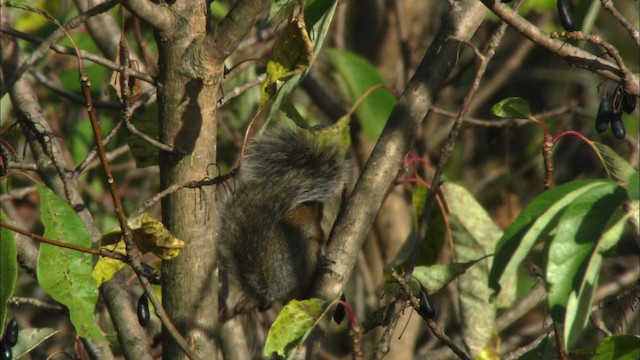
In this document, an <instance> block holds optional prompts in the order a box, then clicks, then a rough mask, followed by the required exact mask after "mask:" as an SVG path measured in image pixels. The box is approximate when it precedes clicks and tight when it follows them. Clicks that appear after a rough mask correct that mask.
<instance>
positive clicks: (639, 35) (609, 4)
mask: <svg viewBox="0 0 640 360" xmlns="http://www.w3.org/2000/svg"><path fill="white" fill-rule="evenodd" d="M600 2H601V3H602V6H603V7H604V8H605V9H607V11H609V12H610V13H611V15H613V17H614V18H616V20H618V22H619V23H620V25H622V26H623V27H624V28H625V29H626V30H627V31H628V32H629V35H631V37H632V38H633V40H634V41H635V42H636V44H637V45H638V47H640V31H639V30H638V28H637V27H635V26H633V25H631V23H630V22H629V21H628V20H627V19H626V18H625V17H624V16H622V14H620V12H619V11H618V9H616V8H615V6H613V1H611V0H600Z"/></svg>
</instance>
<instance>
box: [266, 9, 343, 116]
mask: <svg viewBox="0 0 640 360" xmlns="http://www.w3.org/2000/svg"><path fill="white" fill-rule="evenodd" d="M337 4H338V2H337V0H328V1H327V0H308V1H307V3H306V6H305V10H304V22H305V24H306V27H307V32H308V34H309V39H310V40H311V43H312V44H313V54H312V56H311V61H310V63H313V61H314V60H315V58H316V57H317V56H318V53H319V52H320V49H321V48H322V43H323V42H324V39H325V37H326V35H327V32H328V31H329V26H330V25H331V19H332V18H333V14H334V12H335V10H336V5H337ZM308 71H309V68H307V69H305V70H304V71H302V72H301V73H298V74H295V75H293V76H292V77H291V78H289V79H288V80H287V81H285V83H284V84H282V85H281V86H280V87H279V89H278V91H277V93H276V95H275V96H274V97H273V104H272V105H271V108H270V109H269V114H267V116H266V119H265V124H267V123H269V121H270V120H271V119H272V118H273V117H274V115H275V114H276V113H277V112H278V111H279V110H280V108H281V107H282V105H283V104H284V103H285V102H286V101H288V100H289V98H290V96H291V93H293V90H294V89H295V88H296V87H297V86H298V85H299V84H300V82H301V81H302V79H303V78H304V76H305V75H306V73H307V72H308Z"/></svg>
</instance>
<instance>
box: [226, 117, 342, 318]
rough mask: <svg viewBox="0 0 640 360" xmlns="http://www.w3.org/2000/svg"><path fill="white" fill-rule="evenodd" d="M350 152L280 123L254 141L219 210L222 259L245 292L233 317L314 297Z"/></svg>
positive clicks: (324, 138)
mask: <svg viewBox="0 0 640 360" xmlns="http://www.w3.org/2000/svg"><path fill="white" fill-rule="evenodd" d="M345 154H346V150H343V149H342V147H341V146H340V145H339V144H338V142H337V141H335V139H333V140H330V141H327V136H322V135H320V132H318V131H314V130H309V129H301V128H289V127H286V126H282V125H279V126H276V127H274V128H272V129H269V130H267V131H266V132H265V133H264V134H263V135H262V136H261V137H260V138H258V139H257V140H255V141H253V142H252V143H250V144H249V146H248V148H247V152H246V155H245V158H244V161H243V163H242V166H241V168H240V170H239V172H238V174H237V178H236V184H235V189H234V191H232V193H231V194H230V196H228V197H227V198H226V199H224V200H223V202H222V204H221V206H220V208H219V211H218V214H219V219H218V225H219V244H220V258H221V263H222V266H223V267H224V269H225V270H226V271H227V273H228V274H229V275H230V277H231V278H232V279H233V281H234V282H235V283H237V285H238V287H239V289H240V291H241V297H240V299H239V300H238V302H237V304H236V305H235V308H234V309H233V312H232V313H233V314H234V315H235V314H238V313H245V312H247V311H249V310H251V309H253V308H256V307H257V308H258V309H259V310H266V309H268V308H269V307H271V305H272V304H273V303H275V302H278V303H286V302H287V301H289V300H291V299H294V298H304V297H307V296H308V295H309V292H310V290H311V286H312V283H313V280H314V278H315V275H316V273H317V269H318V267H319V262H320V257H321V255H322V251H323V247H324V244H325V242H326V241H327V238H328V236H329V234H330V232H331V229H332V227H333V223H334V221H335V219H336V216H337V214H338V211H339V210H340V206H341V203H342V196H343V190H344V189H345V185H346V181H347V176H348V172H349V166H348V163H347V161H346V159H345ZM231 316H233V315H231Z"/></svg>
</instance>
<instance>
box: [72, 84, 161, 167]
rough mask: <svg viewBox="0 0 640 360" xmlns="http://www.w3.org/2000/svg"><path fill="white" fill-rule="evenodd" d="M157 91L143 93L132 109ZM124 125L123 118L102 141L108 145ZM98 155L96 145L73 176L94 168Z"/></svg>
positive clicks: (150, 90)
mask: <svg viewBox="0 0 640 360" xmlns="http://www.w3.org/2000/svg"><path fill="white" fill-rule="evenodd" d="M155 93H156V88H152V89H149V90H147V91H146V92H144V93H143V94H142V95H140V96H138V98H137V99H136V102H135V103H134V104H133V105H131V109H132V111H133V110H134V109H138V108H139V107H141V106H142V105H144V104H145V103H146V102H147V101H148V100H149V99H151V97H152V96H153V95H155ZM122 126H124V121H122V119H121V120H120V121H119V122H118V123H117V124H116V125H115V126H114V127H113V128H112V129H111V130H110V131H109V133H108V134H107V136H105V137H104V139H102V143H103V144H104V145H105V146H106V145H107V144H108V143H109V142H110V141H111V139H113V137H114V136H116V134H117V133H118V131H119V130H120V129H121V128H122ZM97 155H98V148H97V147H94V148H93V150H91V152H90V153H89V154H87V156H86V157H85V158H84V159H83V160H82V162H81V163H80V165H78V166H77V167H76V168H75V169H74V170H73V176H76V177H77V176H78V175H80V174H81V173H82V172H84V171H85V170H87V169H88V168H93V166H91V167H90V166H89V165H90V164H92V161H93V160H94V159H95V158H96V156H97ZM107 155H109V154H107ZM107 159H109V157H108V156H107Z"/></svg>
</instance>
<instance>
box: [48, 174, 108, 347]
mask: <svg viewBox="0 0 640 360" xmlns="http://www.w3.org/2000/svg"><path fill="white" fill-rule="evenodd" d="M38 194H39V195H40V202H41V204H40V207H41V208H40V217H41V220H42V223H43V224H44V228H45V232H44V237H46V238H49V239H54V240H57V241H60V242H63V243H67V244H73V245H77V246H82V247H87V248H89V247H91V235H90V234H89V231H88V230H87V228H86V227H85V226H84V224H83V223H82V221H81V220H80V217H78V215H77V214H76V212H75V211H74V210H73V208H71V206H70V205H69V204H67V203H66V202H65V201H64V200H62V199H61V198H59V197H58V196H57V195H56V194H54V193H53V192H52V191H51V190H50V189H48V188H47V187H45V186H43V185H38ZM92 269H93V259H92V256H91V255H90V254H87V253H83V252H79V251H75V250H70V249H65V248H62V247H58V246H53V245H49V244H42V245H40V253H39V255H38V271H37V276H38V283H39V284H40V287H42V289H43V290H44V291H46V292H47V293H48V294H49V295H51V297H53V298H54V299H55V300H56V301H58V302H59V303H61V304H64V305H65V306H66V307H67V308H68V309H69V313H70V317H71V322H72V323H73V326H74V327H75V329H76V331H77V333H78V335H79V336H80V337H85V338H92V339H97V340H103V339H104V337H103V335H102V333H101V332H100V330H98V328H97V327H96V326H95V325H94V323H93V311H94V309H95V306H96V302H97V300H98V289H97V287H96V281H95V279H94V278H93V276H92V275H91V271H92Z"/></svg>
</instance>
